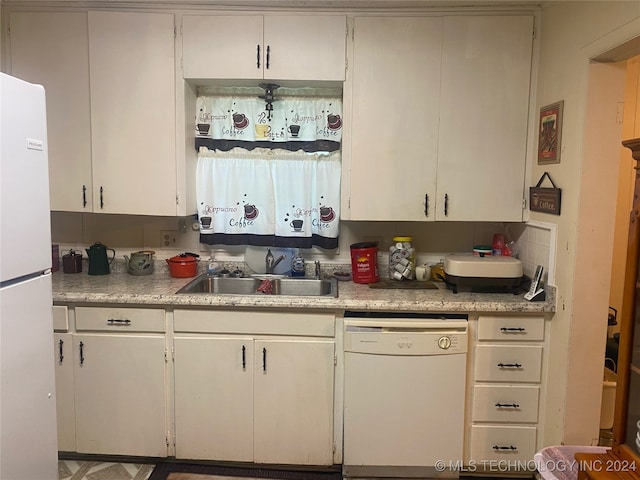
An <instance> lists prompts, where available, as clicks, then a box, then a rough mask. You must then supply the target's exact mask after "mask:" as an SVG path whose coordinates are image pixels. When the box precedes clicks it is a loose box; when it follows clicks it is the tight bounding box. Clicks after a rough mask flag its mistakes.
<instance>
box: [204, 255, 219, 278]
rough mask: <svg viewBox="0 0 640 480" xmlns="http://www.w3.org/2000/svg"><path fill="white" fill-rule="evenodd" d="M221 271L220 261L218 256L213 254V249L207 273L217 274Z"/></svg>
mask: <svg viewBox="0 0 640 480" xmlns="http://www.w3.org/2000/svg"><path fill="white" fill-rule="evenodd" d="M219 273H220V266H219V265H218V262H216V257H215V255H214V254H213V251H211V254H210V255H209V262H208V263H207V274H208V275H213V276H215V275H218V274H219Z"/></svg>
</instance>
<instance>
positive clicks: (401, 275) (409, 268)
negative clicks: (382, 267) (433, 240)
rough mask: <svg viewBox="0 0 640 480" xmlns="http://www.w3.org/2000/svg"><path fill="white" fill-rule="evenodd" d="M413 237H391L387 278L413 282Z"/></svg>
mask: <svg viewBox="0 0 640 480" xmlns="http://www.w3.org/2000/svg"><path fill="white" fill-rule="evenodd" d="M412 240H413V237H393V244H392V245H391V247H389V278H391V279H394V280H415V278H416V250H415V249H414V248H413V246H412V245H411V241H412Z"/></svg>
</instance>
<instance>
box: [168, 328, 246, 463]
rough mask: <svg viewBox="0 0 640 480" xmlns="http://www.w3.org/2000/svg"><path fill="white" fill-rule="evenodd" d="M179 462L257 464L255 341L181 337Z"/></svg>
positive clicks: (177, 358) (178, 344)
mask: <svg viewBox="0 0 640 480" xmlns="http://www.w3.org/2000/svg"><path fill="white" fill-rule="evenodd" d="M174 346H175V425H176V427H175V428H176V456H177V457H178V458H188V459H200V460H225V461H234V462H251V461H253V339H251V338H240V337H235V338H210V337H208V338H207V337H199V338H194V337H176V338H175V340H174Z"/></svg>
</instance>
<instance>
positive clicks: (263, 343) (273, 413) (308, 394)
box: [253, 340, 334, 465]
mask: <svg viewBox="0 0 640 480" xmlns="http://www.w3.org/2000/svg"><path fill="white" fill-rule="evenodd" d="M255 349H256V355H255V380H254V389H255V395H254V398H255V400H254V440H253V444H254V447H253V448H254V461H255V462H256V463H280V464H296V465H331V464H333V378H334V343H333V342H332V341H322V340H309V341H305V340H256V342H255Z"/></svg>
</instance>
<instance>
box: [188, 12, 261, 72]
mask: <svg viewBox="0 0 640 480" xmlns="http://www.w3.org/2000/svg"><path fill="white" fill-rule="evenodd" d="M263 58H264V51H263V48H262V16H261V15H235V16H234V15H184V16H183V17H182V59H183V65H182V69H183V72H182V73H183V77H184V78H195V79H198V78H202V79H211V78H233V79H250V78H256V79H259V78H262V67H263V64H264V62H263Z"/></svg>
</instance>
